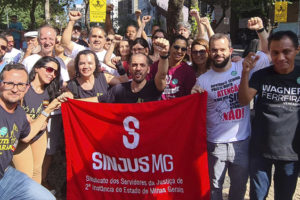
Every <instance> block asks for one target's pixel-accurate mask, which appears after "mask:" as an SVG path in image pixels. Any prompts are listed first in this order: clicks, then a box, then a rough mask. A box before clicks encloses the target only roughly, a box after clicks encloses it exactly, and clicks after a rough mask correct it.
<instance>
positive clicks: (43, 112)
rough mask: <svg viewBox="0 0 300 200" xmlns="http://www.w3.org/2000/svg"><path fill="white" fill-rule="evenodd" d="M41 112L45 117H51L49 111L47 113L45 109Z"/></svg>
mask: <svg viewBox="0 0 300 200" xmlns="http://www.w3.org/2000/svg"><path fill="white" fill-rule="evenodd" d="M41 114H42V115H44V116H45V117H47V118H48V117H49V114H48V113H46V111H44V110H43V111H42V113H41Z"/></svg>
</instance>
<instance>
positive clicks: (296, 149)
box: [249, 66, 300, 161]
mask: <svg viewBox="0 0 300 200" xmlns="http://www.w3.org/2000/svg"><path fill="white" fill-rule="evenodd" d="M249 87H251V88H254V89H256V90H257V98H256V104H255V117H254V119H253V126H252V137H251V146H250V150H251V152H252V153H258V154H260V155H261V154H262V155H263V156H264V157H266V158H269V159H275V160H284V161H297V160H299V153H300V118H299V117H300V66H295V68H294V70H293V71H292V72H290V73H289V74H278V73H276V72H275V71H274V68H273V66H270V67H268V68H265V69H262V70H260V71H257V72H256V73H254V74H253V76H252V78H251V79H250V82H249Z"/></svg>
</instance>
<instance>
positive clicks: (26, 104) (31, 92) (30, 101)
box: [13, 56, 60, 183]
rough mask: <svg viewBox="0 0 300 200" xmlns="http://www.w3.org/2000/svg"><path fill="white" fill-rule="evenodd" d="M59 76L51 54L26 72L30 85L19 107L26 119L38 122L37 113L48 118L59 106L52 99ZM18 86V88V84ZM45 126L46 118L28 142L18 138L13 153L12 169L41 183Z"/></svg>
mask: <svg viewBox="0 0 300 200" xmlns="http://www.w3.org/2000/svg"><path fill="white" fill-rule="evenodd" d="M59 80H60V64H59V62H58V61H57V60H56V59H55V58H53V57H49V56H45V57H42V58H41V59H40V60H38V61H37V62H36V64H35V65H34V66H33V68H32V70H31V72H30V74H29V82H30V86H31V87H30V88H29V89H28V92H27V93H26V94H25V96H24V98H23V100H22V107H23V109H24V110H25V112H26V114H27V118H28V121H29V122H30V123H32V124H34V123H39V122H37V121H38V118H39V116H40V115H44V116H45V117H46V118H48V117H49V114H50V113H51V112H52V111H54V110H55V109H57V108H58V107H59V106H60V103H59V102H58V101H57V99H55V97H56V96H57V94H58V91H59ZM18 89H19V90H20V89H22V88H20V86H18ZM49 102H51V103H50V104H49ZM46 107H47V109H46ZM46 127H47V121H46V122H45V123H44V124H43V125H41V126H40V127H39V128H38V129H37V132H38V134H37V135H36V136H35V137H34V138H33V139H32V140H31V141H30V142H29V143H26V144H25V143H23V142H20V143H19V144H18V147H17V149H16V151H15V153H14V157H13V163H14V165H15V167H16V169H18V170H20V171H22V172H24V173H25V174H27V175H28V176H29V177H31V178H32V179H33V180H35V181H36V182H38V183H41V171H42V170H41V169H42V164H43V160H44V156H45V152H46V147H47V134H45V133H46V132H47V130H46Z"/></svg>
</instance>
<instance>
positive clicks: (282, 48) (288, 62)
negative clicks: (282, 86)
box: [270, 37, 299, 74]
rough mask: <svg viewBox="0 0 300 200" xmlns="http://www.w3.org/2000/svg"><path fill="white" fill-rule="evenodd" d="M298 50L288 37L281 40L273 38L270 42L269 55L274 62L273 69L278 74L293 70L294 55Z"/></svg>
mask: <svg viewBox="0 0 300 200" xmlns="http://www.w3.org/2000/svg"><path fill="white" fill-rule="evenodd" d="M298 52H299V50H298V49H296V48H295V47H294V45H293V42H292V40H291V39H290V38H288V37H283V38H282V39H281V40H273V41H271V44H270V55H271V59H272V62H273V64H274V70H275V71H276V72H277V73H280V74H287V73H290V72H291V71H293V70H294V64H295V57H296V55H297V54H298Z"/></svg>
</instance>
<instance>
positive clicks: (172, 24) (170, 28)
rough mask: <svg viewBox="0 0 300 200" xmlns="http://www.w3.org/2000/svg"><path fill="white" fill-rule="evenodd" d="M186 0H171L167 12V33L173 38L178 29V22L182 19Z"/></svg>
mask: <svg viewBox="0 0 300 200" xmlns="http://www.w3.org/2000/svg"><path fill="white" fill-rule="evenodd" d="M183 3H184V0H169V4H168V13H167V17H166V18H167V33H168V37H169V38H171V37H172V36H173V35H174V31H175V30H176V25H177V24H178V22H180V21H182V12H181V11H182V8H183Z"/></svg>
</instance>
